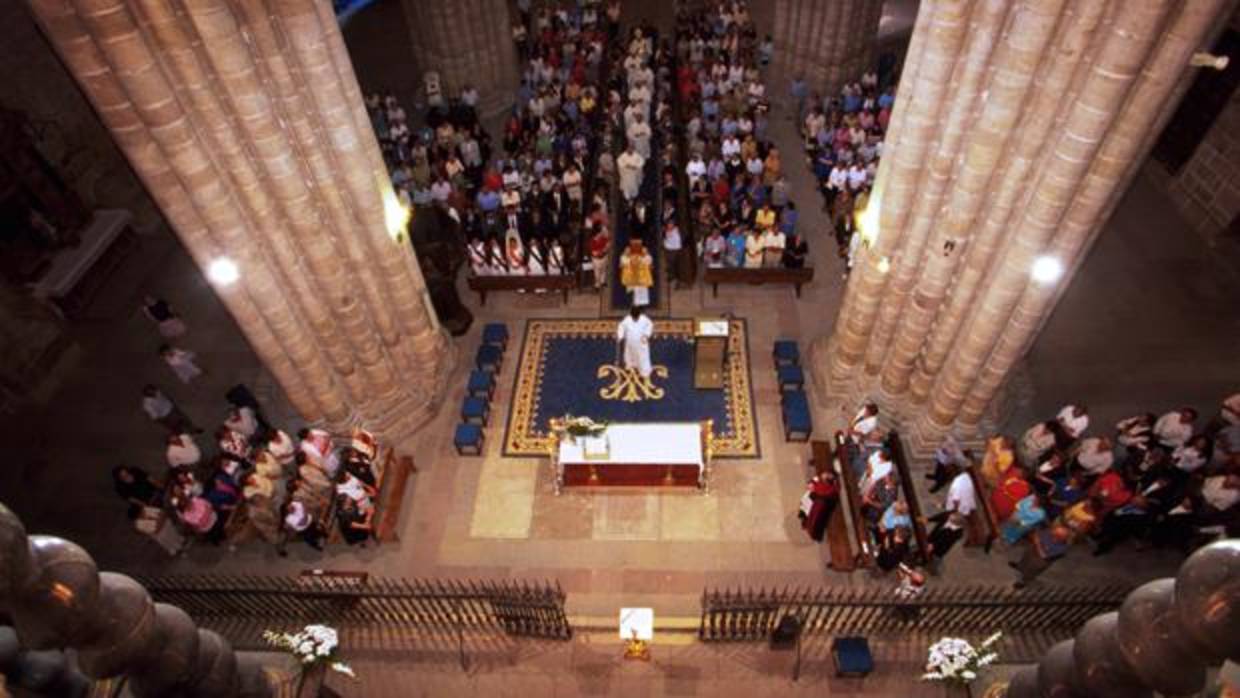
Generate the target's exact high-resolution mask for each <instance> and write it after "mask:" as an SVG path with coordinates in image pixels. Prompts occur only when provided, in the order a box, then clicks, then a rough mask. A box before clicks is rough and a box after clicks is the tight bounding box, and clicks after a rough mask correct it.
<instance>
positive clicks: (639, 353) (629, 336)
mask: <svg viewBox="0 0 1240 698" xmlns="http://www.w3.org/2000/svg"><path fill="white" fill-rule="evenodd" d="M653 334H654V323H652V322H651V321H650V318H648V317H646V316H645V314H643V313H642V310H641V307H640V306H636V305H634V306H633V307H632V308H630V309H629V316H628V317H626V318H624V319H623V320H621V321H620V324H619V325H618V326H617V327H616V341H618V342H620V343H621V344H622V346H623V351H624V367H625V368H626V369H636V370H637V372H638V373H639V374H641V376H642V377H643V378H649V377H650V337H651V335H653Z"/></svg>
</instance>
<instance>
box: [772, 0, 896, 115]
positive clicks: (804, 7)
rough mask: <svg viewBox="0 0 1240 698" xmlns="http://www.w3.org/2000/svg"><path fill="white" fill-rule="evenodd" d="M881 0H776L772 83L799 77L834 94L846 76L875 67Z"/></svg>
mask: <svg viewBox="0 0 1240 698" xmlns="http://www.w3.org/2000/svg"><path fill="white" fill-rule="evenodd" d="M882 14H883V3H882V2H881V1H880V0H775V29H774V33H773V34H772V35H771V38H772V39H773V40H774V41H775V55H774V57H773V59H772V64H773V67H774V72H775V74H776V75H777V76H779V77H778V80H777V82H776V84H778V85H781V86H782V88H784V89H785V90H786V88H787V86H788V85H789V84H790V83H791V82H792V79H793V78H794V77H795V76H797V75H802V76H804V78H805V81H806V84H807V85H809V87H810V89H811V90H821V91H822V94H824V95H826V94H835V93H836V92H837V91H838V90H839V88H840V86H841V85H842V84H843V83H844V81H846V80H855V79H857V78H860V77H861V74H862V73H864V72H865V71H866V70H870V69H873V68H874V41H875V38H876V37H877V35H878V21H879V19H881V18H882Z"/></svg>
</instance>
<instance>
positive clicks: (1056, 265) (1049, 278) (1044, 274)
mask: <svg viewBox="0 0 1240 698" xmlns="http://www.w3.org/2000/svg"><path fill="white" fill-rule="evenodd" d="M1030 275H1031V276H1033V280H1034V281H1037V282H1038V283H1040V284H1053V283H1055V282H1056V281H1058V280H1059V277H1060V276H1063V263H1062V262H1060V261H1059V260H1058V259H1056V258H1054V257H1051V256H1050V255H1042V256H1041V257H1038V258H1037V259H1035V260H1034V262H1033V269H1032V270H1030Z"/></svg>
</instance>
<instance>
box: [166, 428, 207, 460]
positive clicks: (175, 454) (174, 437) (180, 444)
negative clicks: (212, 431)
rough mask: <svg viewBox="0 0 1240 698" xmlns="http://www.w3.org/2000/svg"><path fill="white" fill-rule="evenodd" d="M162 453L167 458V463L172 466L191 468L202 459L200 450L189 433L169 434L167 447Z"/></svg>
mask: <svg viewBox="0 0 1240 698" xmlns="http://www.w3.org/2000/svg"><path fill="white" fill-rule="evenodd" d="M164 454H165V456H166V457H167V458H168V465H169V466H170V467H173V468H177V467H181V466H184V467H191V468H192V467H193V466H195V465H197V464H198V461H200V460H202V451H200V450H199V449H198V444H196V443H194V438H193V437H192V436H190V435H189V434H169V435H168V448H167V450H166V451H165V452H164Z"/></svg>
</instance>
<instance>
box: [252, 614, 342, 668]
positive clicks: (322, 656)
mask: <svg viewBox="0 0 1240 698" xmlns="http://www.w3.org/2000/svg"><path fill="white" fill-rule="evenodd" d="M263 639H264V640H266V641H267V644H269V645H271V646H272V647H279V648H280V649H282V650H286V651H288V652H289V653H290V654H292V655H293V656H294V657H296V658H297V661H299V662H301V663H302V664H303V665H305V666H307V667H309V666H312V665H314V664H320V663H325V664H327V665H328V667H330V668H331V670H332V671H336V672H339V673H341V674H344V675H345V676H348V677H349V678H353V679H355V678H357V675H356V674H354V673H353V669H352V667H350V666H349V665H348V664H345V663H344V662H342V661H339V660H337V659H335V655H336V647H337V646H338V645H339V644H340V637H339V635H338V634H337V633H336V629H335V628H331V627H328V626H326V625H307V626H306V627H304V628H302V629H301V631H300V632H296V633H277V632H274V631H272V630H264V631H263Z"/></svg>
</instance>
